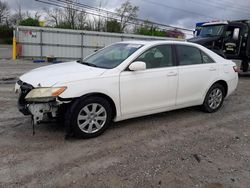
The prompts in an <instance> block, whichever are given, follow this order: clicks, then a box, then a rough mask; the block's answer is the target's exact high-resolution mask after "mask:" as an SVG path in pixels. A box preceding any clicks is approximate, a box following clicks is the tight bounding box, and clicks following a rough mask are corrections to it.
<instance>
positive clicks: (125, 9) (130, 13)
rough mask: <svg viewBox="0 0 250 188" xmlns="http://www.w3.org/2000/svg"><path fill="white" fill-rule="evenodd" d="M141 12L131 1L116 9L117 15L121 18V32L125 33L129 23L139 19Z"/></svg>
mask: <svg viewBox="0 0 250 188" xmlns="http://www.w3.org/2000/svg"><path fill="white" fill-rule="evenodd" d="M138 11H139V7H138V6H133V5H132V4H131V3H130V1H129V0H127V1H126V2H124V3H123V4H122V5H121V7H120V8H117V9H116V12H117V14H118V15H119V16H120V23H121V31H122V32H124V30H125V28H126V27H127V26H128V24H129V22H131V21H133V20H134V19H135V18H137V16H138V15H137V13H138Z"/></svg>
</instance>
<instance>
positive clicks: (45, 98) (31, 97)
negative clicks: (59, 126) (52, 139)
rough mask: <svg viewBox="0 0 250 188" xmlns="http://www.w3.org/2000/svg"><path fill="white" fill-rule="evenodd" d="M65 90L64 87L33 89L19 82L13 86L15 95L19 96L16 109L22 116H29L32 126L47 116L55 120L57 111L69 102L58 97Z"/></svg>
mask: <svg viewBox="0 0 250 188" xmlns="http://www.w3.org/2000/svg"><path fill="white" fill-rule="evenodd" d="M62 88H63V89H62ZM65 89H66V87H58V88H42V87H38V88H34V87H33V86H32V85H30V84H28V83H25V82H22V81H21V80H19V81H18V82H17V83H16V85H15V93H17V94H19V98H18V109H19V111H20V112H21V113H23V114H24V115H31V117H32V123H33V125H37V124H38V123H39V122H41V121H42V120H43V119H44V118H45V116H47V115H49V116H50V117H52V118H55V117H57V116H58V113H59V109H60V108H61V107H62V106H63V105H64V104H67V103H69V102H70V100H68V101H67V100H63V101H62V100H60V99H59V97H58V95H60V94H61V93H62V92H63V91H64V90H65Z"/></svg>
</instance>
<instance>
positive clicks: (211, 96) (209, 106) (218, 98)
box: [202, 84, 225, 113]
mask: <svg viewBox="0 0 250 188" xmlns="http://www.w3.org/2000/svg"><path fill="white" fill-rule="evenodd" d="M224 97H225V89H224V87H223V86H222V85H221V84H214V85H213V86H212V87H211V88H210V89H209V90H208V92H207V94H206V97H205V100H204V102H203V105H202V107H203V110H204V111H206V112H209V113H212V112H216V111H217V110H219V109H220V108H221V106H222V104H223V101H224Z"/></svg>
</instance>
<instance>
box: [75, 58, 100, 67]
mask: <svg viewBox="0 0 250 188" xmlns="http://www.w3.org/2000/svg"><path fill="white" fill-rule="evenodd" d="M76 62H77V63H81V64H83V65H88V66H90V67H98V66H97V65H95V64H92V63H88V62H85V61H82V60H80V59H79V60H77V61H76Z"/></svg>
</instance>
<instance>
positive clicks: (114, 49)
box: [81, 43, 142, 69]
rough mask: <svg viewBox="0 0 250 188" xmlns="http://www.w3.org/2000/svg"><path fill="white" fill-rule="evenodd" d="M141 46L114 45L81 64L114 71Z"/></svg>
mask: <svg viewBox="0 0 250 188" xmlns="http://www.w3.org/2000/svg"><path fill="white" fill-rule="evenodd" d="M141 46H142V45H140V44H129V43H118V44H113V45H111V46H108V47H106V48H103V49H101V50H100V51H97V52H96V53H94V54H93V55H91V56H89V57H87V58H85V59H84V60H83V61H82V62H81V63H82V64H85V65H88V66H93V67H100V68H106V69H112V68H114V67H116V66H118V65H120V64H121V63H122V62H123V61H124V60H125V59H127V58H128V57H129V56H130V55H131V54H133V53H134V52H135V51H136V50H138V49H139V48H140V47H141Z"/></svg>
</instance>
